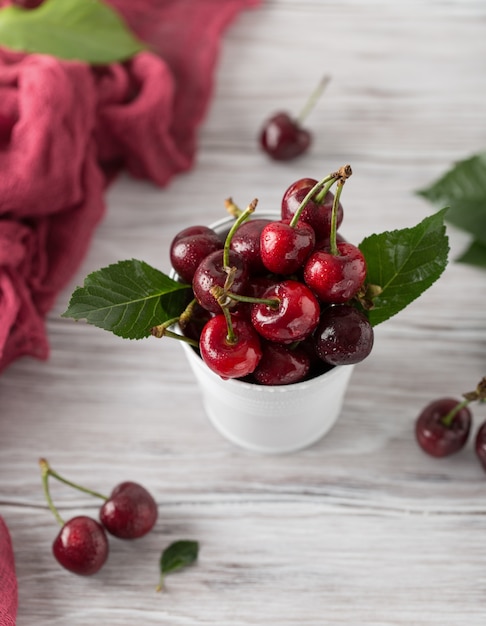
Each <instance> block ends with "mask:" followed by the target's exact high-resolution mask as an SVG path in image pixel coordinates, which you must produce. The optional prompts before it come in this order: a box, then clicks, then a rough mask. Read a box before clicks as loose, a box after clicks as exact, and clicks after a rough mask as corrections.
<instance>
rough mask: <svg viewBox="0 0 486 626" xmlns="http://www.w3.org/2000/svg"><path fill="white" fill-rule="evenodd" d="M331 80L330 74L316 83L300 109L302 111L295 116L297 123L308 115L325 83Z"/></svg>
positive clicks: (325, 85) (301, 121)
mask: <svg viewBox="0 0 486 626" xmlns="http://www.w3.org/2000/svg"><path fill="white" fill-rule="evenodd" d="M330 80H331V77H330V76H324V77H323V78H322V79H321V80H320V82H319V84H318V85H317V87H316V88H315V89H314V91H313V92H312V93H311V95H310V97H309V99H308V100H307V102H306V103H305V105H304V108H303V109H302V111H301V112H300V113H299V115H298V116H297V119H296V121H297V122H298V123H299V124H302V123H303V122H304V120H305V118H306V117H307V116H308V115H309V113H310V112H311V111H312V109H313V108H314V107H315V105H316V102H317V101H318V100H319V98H320V97H321V95H322V93H323V91H324V89H325V88H326V87H327V85H328V84H329V82H330Z"/></svg>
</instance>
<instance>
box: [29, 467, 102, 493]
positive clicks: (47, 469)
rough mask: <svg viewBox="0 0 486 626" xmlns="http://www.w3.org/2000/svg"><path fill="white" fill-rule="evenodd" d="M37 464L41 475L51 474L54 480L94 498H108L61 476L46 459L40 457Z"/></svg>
mask: <svg viewBox="0 0 486 626" xmlns="http://www.w3.org/2000/svg"><path fill="white" fill-rule="evenodd" d="M39 465H40V466H41V471H42V475H43V476H44V474H45V475H46V476H52V477H53V478H55V479H56V480H58V481H60V482H61V483H64V484H65V485H68V486H69V487H73V489H77V490H78V491H82V492H83V493H87V494H89V495H90V496H94V497H95V498H100V499H101V500H108V497H107V496H104V495H103V494H101V493H98V492H97V491H93V490H92V489H88V488H87V487H83V486H82V485H78V484H77V483H73V482H72V481H71V480H68V479H67V478H64V477H63V476H61V475H60V474H58V473H57V472H55V471H54V470H53V469H52V468H51V467H50V465H49V463H48V462H47V461H46V459H40V461H39Z"/></svg>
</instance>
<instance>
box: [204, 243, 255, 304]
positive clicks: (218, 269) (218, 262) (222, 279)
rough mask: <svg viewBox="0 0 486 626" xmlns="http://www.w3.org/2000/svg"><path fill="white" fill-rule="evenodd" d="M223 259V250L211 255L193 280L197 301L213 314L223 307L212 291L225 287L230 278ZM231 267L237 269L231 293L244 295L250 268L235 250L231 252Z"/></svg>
mask: <svg viewBox="0 0 486 626" xmlns="http://www.w3.org/2000/svg"><path fill="white" fill-rule="evenodd" d="M223 257H224V251H223V250H216V251H215V252H212V253H211V254H209V255H208V256H207V257H206V258H205V259H203V260H202V261H201V263H200V264H199V265H198V267H197V270H196V272H195V273H194V278H193V279H192V289H193V291H194V296H195V298H196V300H197V301H198V302H199V304H200V305H201V306H202V307H203V308H204V309H206V310H208V311H211V312H212V313H220V312H221V306H220V304H219V302H218V301H217V299H216V298H215V297H214V295H213V294H212V293H211V289H212V288H213V287H214V286H219V287H224V285H225V284H226V280H227V277H228V272H227V271H226V270H225V267H224V260H223ZM229 267H234V268H236V272H235V274H234V280H233V283H232V285H231V291H232V292H233V293H237V294H241V293H244V291H245V289H246V286H247V284H248V268H247V266H246V263H245V261H244V259H243V257H241V256H240V255H239V254H238V253H237V252H234V251H233V250H230V251H229ZM235 305H236V303H231V302H230V303H229V306H235Z"/></svg>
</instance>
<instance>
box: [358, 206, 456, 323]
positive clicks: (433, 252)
mask: <svg viewBox="0 0 486 626" xmlns="http://www.w3.org/2000/svg"><path fill="white" fill-rule="evenodd" d="M446 211H447V209H442V210H441V211H438V212H437V213H435V214H434V215H432V216H430V217H426V218H425V219H424V220H423V221H422V222H420V223H419V224H417V225H416V226H414V227H413V228H404V229H401V230H395V231H389V232H384V233H380V234H375V235H370V236H369V237H366V238H365V239H364V240H363V241H362V242H361V244H360V245H359V248H360V250H361V251H362V253H363V254H364V256H365V258H366V263H367V277H366V281H367V283H368V284H369V285H373V286H378V287H379V289H378V292H377V294H376V295H375V296H374V297H373V299H372V304H373V306H372V308H371V309H369V310H368V311H367V315H368V318H369V320H370V323H371V325H372V326H376V325H377V324H380V323H381V322H384V321H385V320H387V319H389V318H390V317H392V316H393V315H396V314H397V313H398V312H399V311H401V310H402V309H404V308H405V307H406V306H408V305H409V304H410V303H411V302H413V300H415V299H416V298H418V297H419V296H420V295H421V294H422V293H423V292H424V291H425V290H426V289H428V288H429V287H430V286H431V285H432V284H433V283H434V282H435V281H436V280H437V279H438V278H439V276H440V275H441V274H442V272H443V271H444V270H445V268H446V266H447V262H448V253H449V241H448V237H447V235H446V232H445V231H446V229H445V225H444V218H445V214H446Z"/></svg>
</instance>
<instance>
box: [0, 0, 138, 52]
mask: <svg viewBox="0 0 486 626" xmlns="http://www.w3.org/2000/svg"><path fill="white" fill-rule="evenodd" d="M0 45H1V46H4V47H6V48H10V49H12V50H18V51H20V52H28V53H41V54H50V55H52V56H56V57H59V58H61V59H70V60H78V61H84V62H86V63H91V64H106V63H115V62H117V61H124V60H126V59H129V58H130V57H132V56H134V55H135V54H136V53H137V52H140V51H141V50H143V49H145V47H146V46H145V44H144V43H143V42H141V41H140V40H139V39H137V38H136V37H135V35H134V34H133V33H132V32H131V30H130V29H129V28H128V26H127V25H126V23H125V22H124V20H123V19H122V17H121V16H120V14H119V13H117V11H115V10H114V9H112V8H111V7H110V6H109V5H108V4H106V3H105V2H102V1H101V0H89V1H87V0H45V1H44V2H43V3H42V4H41V5H40V6H39V7H37V8H35V9H23V8H21V7H17V6H14V5H11V6H8V7H5V8H3V9H1V10H0Z"/></svg>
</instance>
